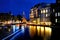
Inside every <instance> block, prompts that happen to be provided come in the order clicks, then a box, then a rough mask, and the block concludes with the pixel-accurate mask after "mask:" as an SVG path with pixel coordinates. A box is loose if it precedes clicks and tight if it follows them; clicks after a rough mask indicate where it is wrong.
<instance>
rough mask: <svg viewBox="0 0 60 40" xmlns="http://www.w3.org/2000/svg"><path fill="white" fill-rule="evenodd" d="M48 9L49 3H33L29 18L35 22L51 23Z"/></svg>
mask: <svg viewBox="0 0 60 40" xmlns="http://www.w3.org/2000/svg"><path fill="white" fill-rule="evenodd" d="M50 9H51V7H50V4H46V3H42V4H37V5H35V6H34V7H33V8H32V9H31V12H30V20H31V21H32V22H33V23H36V24H41V25H51V21H50V13H51V10H50Z"/></svg>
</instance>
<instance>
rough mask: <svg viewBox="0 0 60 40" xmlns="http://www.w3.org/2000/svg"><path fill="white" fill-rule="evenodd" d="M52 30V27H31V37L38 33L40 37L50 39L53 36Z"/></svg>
mask: <svg viewBox="0 0 60 40" xmlns="http://www.w3.org/2000/svg"><path fill="white" fill-rule="evenodd" d="M51 32H52V29H51V28H50V27H43V26H29V33H30V36H31V37H33V36H34V35H35V34H36V33H37V35H38V36H41V37H43V38H44V37H45V39H46V38H48V37H50V36H51Z"/></svg>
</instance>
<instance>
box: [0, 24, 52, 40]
mask: <svg viewBox="0 0 60 40" xmlns="http://www.w3.org/2000/svg"><path fill="white" fill-rule="evenodd" d="M20 29H22V30H24V31H25V33H24V34H25V39H27V38H28V37H30V38H31V39H32V38H34V37H37V38H39V37H40V38H43V40H49V39H50V37H51V33H52V29H51V28H50V27H43V26H26V27H25V26H19V25H10V26H1V27H0V39H3V38H4V37H6V36H9V35H11V34H12V33H14V32H16V31H18V30H20ZM26 29H27V30H26ZM26 36H27V37H26ZM19 38H20V37H18V39H19ZM23 38H24V36H23ZM30 38H29V39H30Z"/></svg>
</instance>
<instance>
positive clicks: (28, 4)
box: [0, 0, 56, 18]
mask: <svg viewBox="0 0 60 40" xmlns="http://www.w3.org/2000/svg"><path fill="white" fill-rule="evenodd" d="M42 2H44V3H55V2H56V1H55V0H0V12H9V11H11V12H12V13H13V14H14V15H17V14H21V15H22V12H23V11H25V16H26V18H28V17H29V11H30V9H31V8H32V7H33V6H34V5H36V4H38V3H42Z"/></svg>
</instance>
